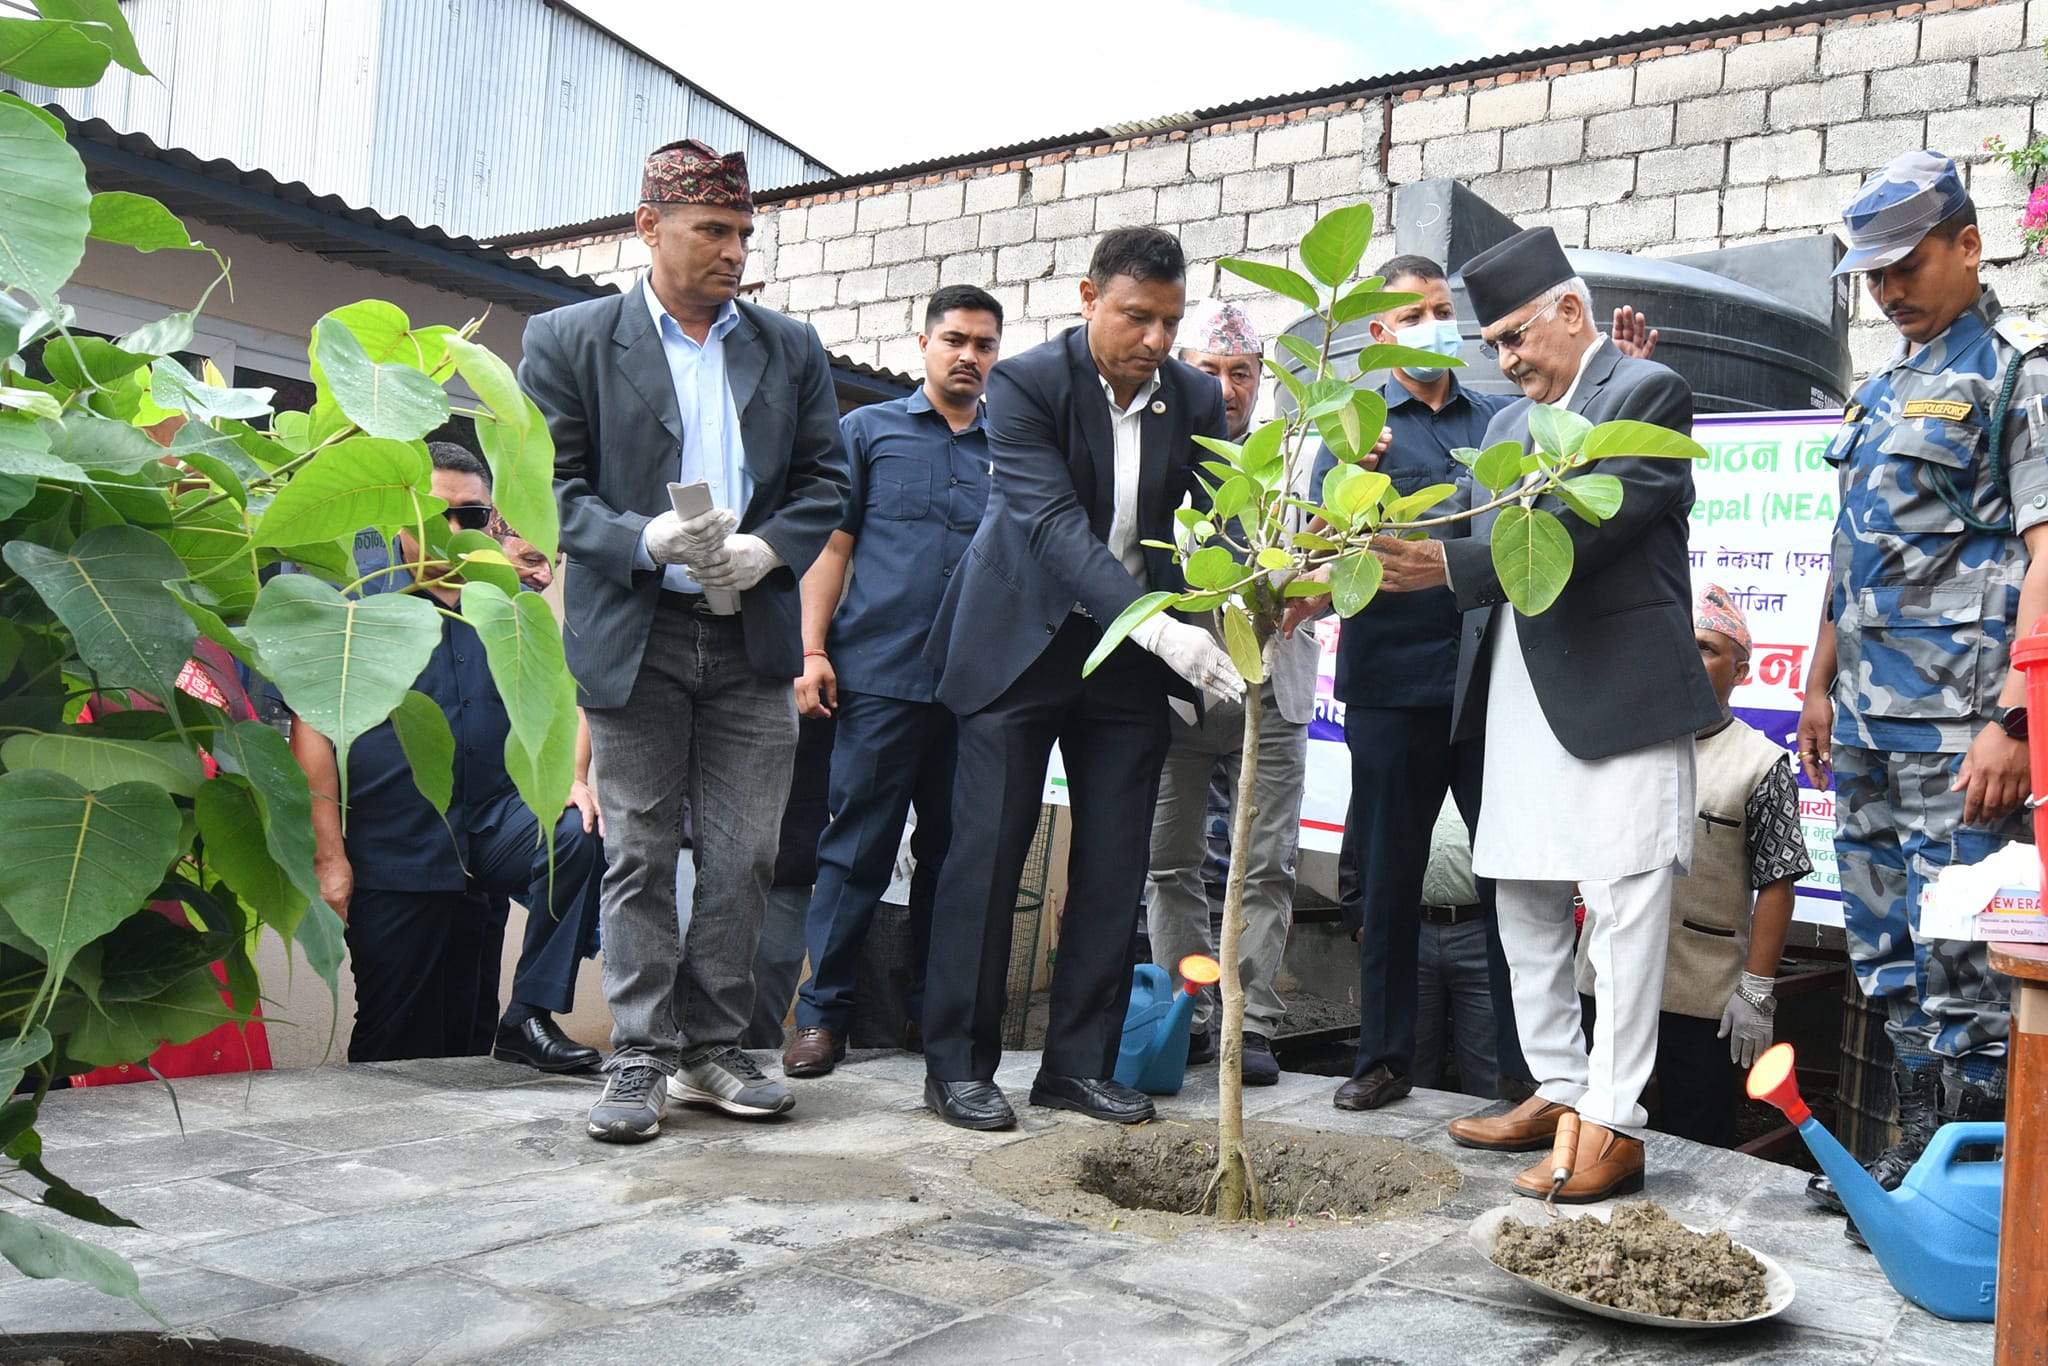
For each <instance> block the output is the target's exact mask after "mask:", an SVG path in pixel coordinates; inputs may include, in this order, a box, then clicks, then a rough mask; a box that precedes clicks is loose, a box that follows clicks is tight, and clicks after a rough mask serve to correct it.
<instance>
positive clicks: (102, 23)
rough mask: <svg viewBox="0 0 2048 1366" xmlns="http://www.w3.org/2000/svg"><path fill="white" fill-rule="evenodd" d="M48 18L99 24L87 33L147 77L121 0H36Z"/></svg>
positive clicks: (126, 64)
mask: <svg viewBox="0 0 2048 1366" xmlns="http://www.w3.org/2000/svg"><path fill="white" fill-rule="evenodd" d="M36 8H37V9H38V10H40V11H42V15H43V17H44V18H45V19H71V20H75V21H77V22H79V23H85V24H94V25H97V26H98V27H95V28H92V29H89V30H88V32H89V33H90V34H91V36H92V38H93V39H94V40H95V41H96V42H101V43H105V44H106V45H107V46H108V47H110V48H112V49H113V52H114V60H115V61H117V62H119V63H120V64H121V65H122V66H125V67H127V68H128V69H129V70H130V71H132V72H134V73H135V74H136V75H138V76H147V75H148V74H149V68H148V67H146V66H144V65H143V64H142V54H141V53H139V52H137V51H136V50H135V35H134V34H132V33H130V32H129V31H128V20H127V19H126V18H125V17H124V16H123V15H122V13H121V0H36Z"/></svg>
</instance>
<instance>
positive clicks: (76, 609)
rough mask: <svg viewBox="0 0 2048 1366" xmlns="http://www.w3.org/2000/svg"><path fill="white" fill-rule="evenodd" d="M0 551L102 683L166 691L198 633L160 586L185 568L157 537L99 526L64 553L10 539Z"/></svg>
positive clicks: (178, 576)
mask: <svg viewBox="0 0 2048 1366" xmlns="http://www.w3.org/2000/svg"><path fill="white" fill-rule="evenodd" d="M0 554H4V556H5V558H6V561H7V564H8V567H9V568H11V569H13V570H14V571H15V572H16V573H17V574H20V575H21V576H22V577H23V578H24V579H27V580H28V582H29V584H30V585H31V586H32V587H33V588H34V589H35V590H36V592H37V594H38V595H40V596H41V598H42V600H43V601H44V602H45V603H47V604H49V608H50V610H51V611H52V612H55V613H56V614H57V619H58V620H59V621H61V622H63V623H64V625H65V626H66V627H67V628H69V629H70V631H71V636H72V639H73V640H74V641H76V642H77V645H78V653H79V655H80V657H81V658H83V659H84V660H85V662H86V664H87V665H88V666H89V667H90V668H91V669H92V670H93V671H94V672H95V673H97V674H98V675H99V680H100V682H101V683H102V684H104V685H106V686H109V687H115V688H139V689H141V690H142V691H144V692H147V693H149V694H150V695H151V696H153V697H156V698H158V699H159V700H162V699H164V698H167V697H169V696H170V694H171V690H172V689H173V688H174V687H175V686H176V684H177V680H178V672H179V670H181V669H183V668H184V667H185V661H186V659H187V658H189V657H190V655H191V653H192V642H193V640H194V639H196V638H197V636H198V634H199V633H198V629H197V628H196V627H195V626H193V624H192V618H190V617H188V616H186V615H185V609H184V608H182V607H180V606H179V605H178V600H177V599H176V598H175V597H173V596H172V595H171V591H170V590H169V589H168V588H166V587H164V585H165V584H166V583H170V582H175V581H177V580H179V579H182V578H184V577H185V566H184V563H183V562H182V561H180V560H179V559H178V557H177V556H176V555H175V554H173V553H172V551H171V548H170V547H169V546H168V545H165V544H164V542H163V538H162V537H159V536H156V535H154V534H152V533H150V532H148V531H144V530H143V529H142V528H140V527H132V526H121V525H115V526H103V527H96V528H94V529H93V530H91V531H88V532H86V533H85V534H84V535H83V536H80V537H79V538H78V539H77V540H76V541H74V542H72V544H71V549H70V550H69V551H68V552H66V551H57V550H51V549H49V548H48V547H46V546H40V545H36V544H34V543H33V542H29V541H9V542H8V543H7V545H6V547H5V550H4V552H0Z"/></svg>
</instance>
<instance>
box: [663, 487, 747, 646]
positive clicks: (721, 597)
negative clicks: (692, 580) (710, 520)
mask: <svg viewBox="0 0 2048 1366" xmlns="http://www.w3.org/2000/svg"><path fill="white" fill-rule="evenodd" d="M668 502H669V506H670V507H672V508H674V509H675V510H676V516H678V517H680V518H682V519H683V520H684V521H686V522H687V521H689V520H690V519H691V518H692V517H701V516H703V515H704V514H705V513H707V512H709V511H711V508H712V502H711V486H710V485H708V484H706V483H705V482H704V481H703V480H701V479H700V480H698V481H697V482H696V483H694V484H674V483H672V484H670V485H669V486H668ZM704 605H705V606H706V607H709V608H710V609H711V610H712V611H714V612H716V613H718V615H719V616H722V617H729V616H731V615H733V614H734V613H735V612H737V611H739V610H740V595H739V594H737V593H735V592H733V591H732V590H731V589H728V588H706V589H705V590H704Z"/></svg>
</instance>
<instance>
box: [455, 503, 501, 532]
mask: <svg viewBox="0 0 2048 1366" xmlns="http://www.w3.org/2000/svg"><path fill="white" fill-rule="evenodd" d="M448 520H449V521H451V522H453V523H455V525H456V526H457V527H459V528H460V529H461V530H463V531H483V530H486V529H487V528H489V526H490V525H491V505H490V504H489V503H456V504H453V505H452V506H450V507H449V509H448Z"/></svg>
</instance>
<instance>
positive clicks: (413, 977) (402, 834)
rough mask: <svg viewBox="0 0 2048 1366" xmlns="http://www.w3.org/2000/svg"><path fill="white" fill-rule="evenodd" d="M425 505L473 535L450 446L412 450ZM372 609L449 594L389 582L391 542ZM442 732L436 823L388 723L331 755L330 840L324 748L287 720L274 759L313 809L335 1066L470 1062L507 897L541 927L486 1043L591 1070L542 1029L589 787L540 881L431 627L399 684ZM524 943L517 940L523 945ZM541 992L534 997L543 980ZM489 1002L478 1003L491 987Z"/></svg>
mask: <svg viewBox="0 0 2048 1366" xmlns="http://www.w3.org/2000/svg"><path fill="white" fill-rule="evenodd" d="M427 449H428V454H429V455H431V456H432V457H433V462H434V480H433V486H432V488H433V494H434V496H435V497H436V498H439V499H441V500H442V501H443V502H445V503H447V504H448V523H449V525H450V527H451V528H453V529H457V530H476V531H481V530H483V529H484V528H485V527H487V526H488V525H490V521H491V484H490V470H489V469H488V467H486V466H485V464H484V463H483V461H481V460H479V459H478V458H477V457H476V456H475V455H474V454H472V453H471V452H469V451H466V450H464V449H463V448H462V447H460V446H457V445H455V444H453V443H451V442H440V441H437V442H435V443H433V444H432V445H430V446H429V447H428V448H427ZM393 549H394V550H395V554H396V561H395V563H392V562H388V561H387V563H388V566H389V572H388V573H386V574H384V575H381V576H379V577H380V580H381V582H373V583H372V584H371V585H369V587H370V588H372V589H373V590H378V591H385V592H417V593H421V594H423V595H425V596H427V597H429V598H432V599H433V600H435V601H436V602H439V603H441V604H442V605H444V606H447V607H451V608H452V607H454V606H455V605H456V604H457V603H458V602H459V601H460V599H461V588H460V586H459V585H454V586H450V585H448V584H445V583H442V582H439V581H425V582H416V581H415V580H414V578H413V576H412V575H411V574H410V573H409V572H407V571H406V570H405V569H403V568H402V566H404V565H407V564H417V563H419V562H420V558H421V556H420V547H419V545H418V544H417V543H416V542H415V541H414V539H413V537H412V536H411V535H410V534H407V533H403V532H401V533H400V534H399V536H398V538H397V541H396V544H395V546H394V547H393ZM413 688H414V690H415V691H417V692H420V693H423V694H425V695H426V696H427V697H428V698H429V699H431V700H432V701H433V703H434V704H435V705H436V706H438V707H439V708H440V709H441V712H442V714H443V715H444V716H446V717H447V718H448V729H449V731H450V733H451V734H452V735H453V736H454V739H455V762H454V770H453V779H454V787H453V791H452V796H451V799H450V801H449V803H448V811H447V815H446V817H445V819H444V818H443V816H442V814H441V813H440V812H438V811H436V810H435V809H434V808H433V806H432V805H431V804H430V803H429V802H428V801H427V799H426V797H424V796H423V795H421V793H420V790H419V787H418V786H417V785H416V784H415V783H414V781H413V776H412V765H411V764H410V763H408V762H407V760H406V757H405V751H404V749H403V747H402V746H401V745H400V743H399V740H398V735H397V732H396V730H395V729H394V728H393V727H392V725H391V723H390V722H389V721H387V722H385V723H384V724H383V725H381V726H378V727H377V728H376V729H374V730H372V731H370V732H368V733H367V734H365V735H364V736H362V737H361V738H360V739H358V740H357V741H356V742H355V743H354V744H353V745H351V746H349V751H348V821H347V832H346V834H344V833H343V823H342V811H341V806H340V797H341V792H340V782H339V779H340V771H339V768H338V766H337V764H336V762H335V753H334V746H333V744H332V743H331V742H330V741H329V740H328V739H327V737H326V736H325V735H322V734H321V733H320V732H319V731H317V730H315V729H314V728H313V727H312V726H311V725H309V724H308V723H307V722H305V721H304V720H301V719H299V718H297V717H294V718H293V719H292V728H291V747H292V754H293V756H294V757H295V758H297V759H298V761H299V767H301V768H302V769H304V770H305V772H306V781H307V784H308V785H309V786H310V787H311V788H312V792H313V836H314V855H313V865H314V869H315V870H316V871H317V872H318V873H319V875H320V892H321V896H322V897H323V898H324V899H325V900H326V902H327V904H328V905H330V906H332V907H333V908H334V912H335V914H336V915H339V916H340V917H341V918H342V921H343V923H344V924H345V925H346V927H347V928H346V930H345V932H344V933H345V938H346V941H347V943H348V952H349V964H350V968H351V970H352V971H353V973H354V975H355V999H356V1020H355V1028H354V1030H353V1032H352V1033H351V1034H350V1036H349V1044H348V1057H349V1061H350V1062H383V1061H388V1060H391V1059H397V1058H433V1057H449V1056H458V1055H463V1054H468V1053H472V1052H478V1051H482V1050H481V1048H480V1047H479V1046H478V1041H477V1039H476V1032H477V1020H476V1017H477V1012H478V1009H479V1001H480V1000H481V998H482V984H483V983H484V982H486V981H488V982H491V983H493V984H495V983H496V981H497V979H498V964H497V963H496V962H495V961H492V962H489V963H486V962H485V961H484V960H485V958H486V957H487V956H488V954H487V948H486V946H487V944H488V942H489V940H490V938H491V936H490V934H489V923H490V898H491V897H492V896H493V895H497V896H505V897H512V898H515V899H517V900H518V901H520V902H521V903H522V904H524V905H525V906H526V907H527V908H528V914H529V916H530V917H531V918H532V919H533V921H534V923H535V924H537V925H538V924H543V923H544V924H546V925H547V926H550V927H551V928H550V929H548V931H547V933H546V935H545V938H546V940H547V941H548V943H549V944H551V945H553V949H552V951H551V952H545V953H539V954H535V955H533V956H534V959H535V962H536V963H537V964H538V963H542V961H543V960H545V966H544V969H542V968H536V969H535V970H534V971H528V970H527V964H526V961H525V960H524V959H522V963H521V971H520V973H519V975H518V977H517V978H515V980H514V983H513V991H512V1001H511V1003H510V1005H509V1006H508V1008H507V1010H506V1012H505V1023H503V1024H501V1026H500V1038H501V1040H503V1039H504V1037H505V1035H506V1031H507V1029H509V1030H510V1031H511V1035H512V1038H513V1040H514V1041H515V1042H516V1043H518V1044H520V1045H521V1046H522V1047H523V1048H524V1051H525V1053H527V1054H529V1055H530V1056H522V1057H520V1058H519V1059H518V1060H519V1061H523V1062H528V1063H530V1064H531V1065H534V1066H538V1067H541V1068H543V1069H544V1070H546V1071H550V1072H569V1071H580V1070H584V1069H587V1068H590V1067H594V1066H595V1065H596V1064H597V1061H598V1055H597V1052H596V1050H594V1049H591V1048H587V1047H584V1046H583V1045H581V1044H577V1043H575V1042H574V1041H572V1040H570V1039H569V1038H568V1037H567V1036H565V1035H563V1034H562V1032H561V1030H560V1028H559V1027H558V1026H556V1024H555V1022H554V1019H553V1018H552V1012H555V1011H566V1010H568V1009H569V1007H570V1003H571V993H572V992H573V990H574V985H575V972H576V963H577V961H578V960H579V958H580V957H581V956H582V952H581V951H582V949H583V948H584V947H585V946H586V945H587V944H588V943H589V942H590V941H591V938H592V936H593V935H594V933H595V932H596V928H597V906H598V901H597V894H598V882H599V879H600V878H601V877H602V876H603V874H604V846H603V844H602V842H601V841H600V839H599V837H598V835H597V833H596V832H595V831H594V830H587V829H586V828H585V826H586V822H587V821H592V820H593V819H594V817H595V815H596V806H595V803H594V800H593V799H592V797H591V795H590V790H589V788H588V787H587V786H586V785H585V784H583V783H582V782H578V783H577V784H576V785H575V787H573V788H572V789H571V790H570V796H569V800H570V805H569V806H568V807H567V809H565V810H564V811H563V813H562V815H561V818H560V819H559V820H558V821H556V823H555V864H554V876H553V882H552V886H551V885H550V881H549V874H548V859H547V851H546V847H545V846H544V845H543V844H542V843H541V840H540V829H539V823H538V822H537V821H536V820H535V818H534V814H533V812H532V811H531V810H529V809H528V807H527V805H526V803H525V802H524V801H522V800H521V799H520V796H519V793H518V790H517V789H516V788H515V787H514V786H513V785H512V779H511V777H510V776H509V775H508V774H507V773H506V771H505V737H506V735H507V734H508V733H509V731H510V730H511V722H510V720H509V719H508V718H507V716H506V714H505V703H504V700H503V699H502V698H501V697H500V696H499V695H498V687H497V684H496V682H495V681H493V679H492V677H491V671H490V667H489V665H488V663H487V662H486V660H485V658H484V648H483V642H482V641H481V640H479V639H478V638H477V634H476V631H475V630H474V629H473V628H472V627H471V626H470V625H469V624H468V623H467V622H465V621H463V620H462V619H461V618H459V617H456V616H452V615H449V616H443V617H442V618H441V643H440V644H439V645H437V646H435V648H434V653H433V655H432V656H431V657H430V658H429V659H428V661H427V667H426V668H425V669H423V670H421V671H420V676H419V678H418V679H417V680H415V681H414V683H413ZM533 943H534V936H529V945H531V944H533ZM543 979H546V980H543ZM494 989H495V988H494Z"/></svg>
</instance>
